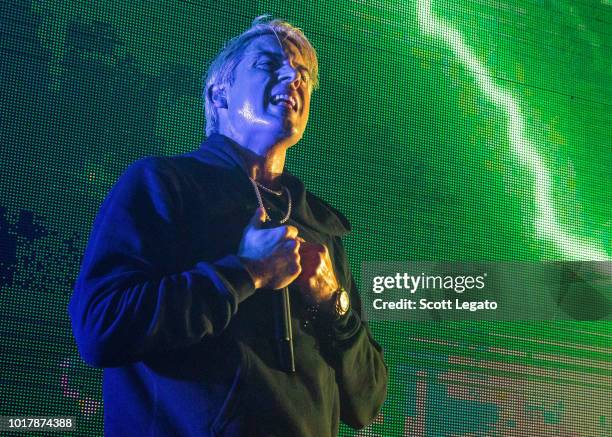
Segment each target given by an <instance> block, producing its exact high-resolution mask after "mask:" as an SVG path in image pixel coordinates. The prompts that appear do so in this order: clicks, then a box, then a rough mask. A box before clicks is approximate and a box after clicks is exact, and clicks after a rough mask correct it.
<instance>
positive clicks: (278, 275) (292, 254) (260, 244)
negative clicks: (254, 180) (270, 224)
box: [238, 207, 302, 290]
mask: <svg viewBox="0 0 612 437" xmlns="http://www.w3.org/2000/svg"><path fill="white" fill-rule="evenodd" d="M265 217H266V213H265V211H264V210H263V208H261V207H260V208H257V210H256V211H255V215H254V216H253V218H252V219H251V221H250V222H249V223H248V225H247V226H246V228H244V233H243V234H242V240H241V241H240V247H239V249H238V257H239V258H240V260H241V261H242V264H243V265H244V267H245V268H246V270H247V271H248V272H249V274H250V275H251V278H253V283H254V284H255V288H269V289H272V290H277V289H279V288H284V287H287V286H288V285H289V284H291V283H292V282H293V281H294V280H295V278H297V277H298V275H299V274H300V273H301V271H302V269H301V268H300V252H299V251H300V242H301V241H302V240H301V238H299V237H298V230H297V228H296V227H294V226H279V227H276V228H269V229H265V228H262V225H263V223H264V221H265Z"/></svg>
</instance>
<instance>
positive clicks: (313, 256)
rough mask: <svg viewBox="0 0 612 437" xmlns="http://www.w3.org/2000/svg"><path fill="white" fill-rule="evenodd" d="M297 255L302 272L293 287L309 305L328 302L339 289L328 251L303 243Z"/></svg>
mask: <svg viewBox="0 0 612 437" xmlns="http://www.w3.org/2000/svg"><path fill="white" fill-rule="evenodd" d="M299 254H300V260H301V266H302V272H301V274H300V275H299V276H298V277H297V279H296V280H295V283H294V285H296V286H297V287H298V289H299V290H300V292H301V294H302V296H303V297H304V299H305V300H306V301H307V302H308V303H309V304H311V305H317V304H321V303H324V302H328V301H329V300H330V299H331V298H332V296H333V294H334V292H335V291H336V290H338V288H339V285H338V280H337V279H336V275H335V273H334V267H333V265H332V261H331V258H330V256H329V250H328V249H327V247H326V246H325V245H323V244H315V243H308V242H306V241H304V242H302V244H301V245H300V247H299Z"/></svg>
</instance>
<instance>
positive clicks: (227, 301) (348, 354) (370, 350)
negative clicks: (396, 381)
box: [69, 135, 387, 437]
mask: <svg viewBox="0 0 612 437" xmlns="http://www.w3.org/2000/svg"><path fill="white" fill-rule="evenodd" d="M235 147H236V144H235V143H233V142H232V141H231V140H229V139H228V138H226V137H224V136H221V135H212V136H211V137H210V138H209V139H208V140H207V141H205V142H204V143H203V144H202V147H201V148H200V149H199V150H195V151H193V152H191V153H187V154H184V155H180V156H175V157H153V158H145V159H141V160H139V161H137V162H135V163H134V164H132V165H131V166H130V167H129V168H128V169H127V170H126V171H125V173H124V174H123V175H122V176H121V178H120V179H119V181H118V182H117V183H116V184H115V186H114V187H113V189H112V190H111V192H110V193H109V195H108V196H107V198H106V200H105V201H104V203H103V204H102V206H101V208H100V211H99V214H98V216H97V218H96V221H95V223H94V226H93V230H92V233H91V236H90V240H89V243H88V246H87V249H86V252H85V256H84V258H83V262H82V267H81V272H80V274H79V277H78V280H77V282H76V284H75V290H74V294H73V296H72V299H71V301H70V304H69V313H70V317H71V320H72V326H73V331H74V336H75V339H76V342H77V345H78V347H79V351H80V353H81V355H82V357H83V359H84V360H85V361H86V362H87V363H89V364H90V365H92V366H96V367H105V370H104V383H103V395H104V414H105V435H107V436H115V435H126V436H128V435H129V436H139V435H146V436H173V437H174V436H209V435H211V436H219V435H227V436H316V437H324V436H333V435H336V434H337V433H338V427H339V421H340V419H341V420H342V421H344V422H345V423H347V424H348V425H349V426H351V427H354V428H361V427H363V426H365V425H367V424H368V423H370V422H371V421H372V420H373V419H374V417H375V416H376V415H377V413H378V411H379V410H380V407H381V405H382V403H383V401H384V399H385V395H386V386H387V368H386V365H385V363H384V361H383V355H382V350H381V348H380V346H379V345H378V344H377V343H376V342H375V341H374V340H373V339H372V336H371V333H370V331H369V329H368V327H367V325H366V324H365V323H364V322H362V320H361V317H360V315H361V302H360V299H359V296H358V294H357V290H356V287H355V283H354V281H353V278H352V275H351V272H350V267H349V263H348V260H347V258H346V253H345V251H344V249H343V248H342V242H341V239H340V237H341V236H342V235H344V234H346V233H347V232H348V231H349V230H350V225H349V223H348V221H347V220H346V218H344V217H343V216H342V214H340V213H339V212H338V211H336V210H335V209H334V208H332V207H331V206H329V205H328V204H326V203H325V202H324V201H322V200H321V199H319V198H318V197H316V196H314V195H313V194H312V193H309V192H308V191H307V190H306V189H305V188H304V185H303V183H302V182H301V181H300V180H299V179H298V178H296V177H295V176H293V175H291V174H290V173H288V172H285V173H283V175H282V176H281V178H282V183H283V185H285V186H287V187H288V188H289V189H290V191H291V196H292V198H293V210H292V213H291V218H290V220H289V222H288V223H287V224H290V225H293V226H295V227H297V228H298V230H299V235H300V236H301V237H302V238H304V239H305V240H306V241H310V242H316V243H322V244H325V245H326V246H327V247H328V249H329V251H330V255H331V258H332V261H333V263H334V268H335V273H336V276H337V279H338V281H339V282H340V283H341V284H342V285H343V286H344V287H345V288H346V289H347V290H349V292H350V294H351V304H352V309H351V311H350V312H349V313H348V315H347V316H345V317H343V318H342V319H341V320H338V321H335V322H321V321H320V320H318V321H317V320H315V321H313V320H311V319H310V317H309V313H308V311H307V309H306V305H305V304H304V303H303V302H302V300H301V299H300V295H299V293H297V292H296V291H295V290H291V288H290V294H291V300H292V310H293V313H292V318H293V319H292V327H293V335H294V348H295V357H296V372H295V373H287V372H285V371H283V370H282V369H281V368H280V366H279V364H278V359H277V355H276V352H277V350H276V340H275V336H274V323H273V319H274V318H273V317H272V311H273V309H272V308H273V304H274V301H273V299H275V298H276V297H277V296H275V294H276V293H277V292H275V291H270V290H257V291H256V290H255V289H254V286H253V283H252V280H251V278H250V276H249V275H248V273H247V272H246V271H245V270H244V268H243V267H242V266H241V264H240V261H239V260H238V258H237V256H236V255H235V254H236V253H237V252H238V245H239V242H240V240H241V238H242V233H243V230H244V228H245V226H246V225H247V223H248V221H249V220H250V218H251V217H252V216H253V214H254V211H255V209H256V208H257V206H258V204H257V199H256V197H255V194H254V191H253V187H252V185H251V183H250V181H249V179H248V177H247V175H246V172H245V170H244V168H243V167H242V164H241V162H242V161H241V160H240V159H239V158H238V155H237V152H236V149H235ZM267 200H268V201H269V202H272V204H271V205H270V208H269V210H270V213H271V214H277V215H279V216H280V215H282V214H283V213H284V212H285V211H284V210H283V208H286V206H284V205H280V204H279V205H274V203H273V202H274V199H267Z"/></svg>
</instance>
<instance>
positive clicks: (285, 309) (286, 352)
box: [274, 287, 295, 373]
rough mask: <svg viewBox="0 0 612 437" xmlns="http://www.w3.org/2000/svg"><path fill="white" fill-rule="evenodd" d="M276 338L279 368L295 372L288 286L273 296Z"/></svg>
mask: <svg viewBox="0 0 612 437" xmlns="http://www.w3.org/2000/svg"><path fill="white" fill-rule="evenodd" d="M274 300H275V303H276V308H275V311H274V317H275V327H276V340H277V343H278V360H279V362H280V365H281V368H282V369H283V370H284V371H285V372H288V373H294V372H295V355H294V353H293V331H292V329H291V300H290V299H289V288H288V287H285V288H283V289H282V290H281V291H280V293H277V295H276V296H274Z"/></svg>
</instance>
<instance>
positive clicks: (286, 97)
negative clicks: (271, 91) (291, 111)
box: [272, 94, 297, 108]
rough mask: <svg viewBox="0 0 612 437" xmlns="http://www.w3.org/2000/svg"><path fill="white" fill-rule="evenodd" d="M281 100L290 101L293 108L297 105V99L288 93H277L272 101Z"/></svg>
mask: <svg viewBox="0 0 612 437" xmlns="http://www.w3.org/2000/svg"><path fill="white" fill-rule="evenodd" d="M280 101H283V102H287V103H289V105H291V107H292V108H295V107H296V106H297V104H296V101H295V99H294V98H293V97H291V96H289V95H288V94H277V95H275V96H273V97H272V103H274V104H276V103H278V102H280Z"/></svg>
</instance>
